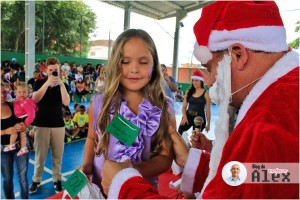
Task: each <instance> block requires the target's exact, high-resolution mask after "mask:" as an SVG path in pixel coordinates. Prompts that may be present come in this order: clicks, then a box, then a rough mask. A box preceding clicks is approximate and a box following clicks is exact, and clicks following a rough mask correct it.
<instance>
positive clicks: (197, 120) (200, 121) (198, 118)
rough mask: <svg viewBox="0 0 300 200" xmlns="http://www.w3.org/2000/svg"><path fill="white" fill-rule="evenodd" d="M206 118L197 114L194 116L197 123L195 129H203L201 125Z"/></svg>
mask: <svg viewBox="0 0 300 200" xmlns="http://www.w3.org/2000/svg"><path fill="white" fill-rule="evenodd" d="M203 122H204V120H203V118H202V117H200V116H197V117H195V118H194V124H195V130H196V131H197V130H199V131H201V127H202V124H203Z"/></svg>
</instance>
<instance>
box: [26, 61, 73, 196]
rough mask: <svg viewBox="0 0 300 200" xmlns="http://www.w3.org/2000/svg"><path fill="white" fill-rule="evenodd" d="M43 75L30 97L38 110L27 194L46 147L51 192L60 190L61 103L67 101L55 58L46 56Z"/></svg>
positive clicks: (40, 168)
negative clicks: (45, 72)
mask: <svg viewBox="0 0 300 200" xmlns="http://www.w3.org/2000/svg"><path fill="white" fill-rule="evenodd" d="M46 68H47V78H46V79H43V80H38V81H36V82H35V84H34V88H33V90H34V92H33V96H32V98H33V99H34V101H35V102H36V103H37V105H38V107H39V110H38V111H37V113H36V118H35V120H34V122H33V123H32V124H33V125H34V126H36V128H35V136H34V150H35V165H34V175H33V177H32V180H33V183H32V185H31V187H30V189H29V192H30V193H34V192H36V191H37V189H38V186H39V184H40V183H41V181H42V176H43V172H44V163H45V160H46V158H47V154H48V149H49V146H50V148H51V153H52V174H53V175H52V178H53V182H54V187H55V192H60V191H62V190H63V189H62V183H61V164H62V156H63V152H64V137H65V127H64V119H63V113H62V109H61V108H62V105H65V106H67V105H68V104H69V103H70V97H69V94H68V92H67V90H66V88H65V85H64V83H63V82H62V80H61V79H60V78H59V73H60V69H59V60H58V59H57V58H48V59H47V61H46Z"/></svg>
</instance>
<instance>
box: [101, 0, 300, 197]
mask: <svg viewBox="0 0 300 200" xmlns="http://www.w3.org/2000/svg"><path fill="white" fill-rule="evenodd" d="M194 32H195V36H196V39H197V44H196V46H195V51H194V55H195V57H196V58H197V59H198V60H199V61H200V62H201V63H202V65H203V66H205V67H206V68H207V71H206V76H205V77H206V79H207V80H205V81H207V82H211V83H214V84H213V85H212V87H211V88H210V90H209V94H210V97H211V99H212V101H213V102H214V103H218V104H219V119H218V121H217V122H216V128H215V135H216V140H215V141H213V142H211V141H209V140H207V139H206V138H205V137H203V134H202V133H194V134H193V138H192V139H193V143H194V144H195V143H198V145H196V146H198V147H200V148H201V149H195V148H193V149H191V150H190V155H189V157H188V160H187V163H186V166H185V170H184V174H183V179H182V188H181V190H182V191H184V192H189V193H195V192H199V194H200V195H199V196H198V197H199V198H210V199H212V198H228V199H229V198H238V199H243V198H260V199H266V198H285V199H289V198H299V181H298V183H278V182H277V183H272V182H268V183H247V182H245V183H243V184H241V185H239V186H230V185H228V184H227V183H226V182H225V181H224V180H223V178H222V169H223V167H224V166H225V165H226V164H227V163H229V162H231V161H238V162H241V163H245V164H246V163H279V164H280V163H285V164H291V165H293V164H297V163H299V55H298V53H296V52H294V51H292V50H290V49H289V48H288V45H287V43H286V32H285V28H284V26H283V22H282V19H281V17H280V13H279V10H278V7H277V5H276V4H275V3H274V2H273V1H265V2H264V1H217V2H215V3H212V4H210V5H208V6H206V7H204V8H203V10H202V14H201V17H200V19H199V20H198V21H197V22H196V24H195V26H194ZM229 105H230V106H232V107H234V108H235V109H237V110H238V116H237V119H236V121H235V124H234V129H233V131H232V133H231V134H230V136H229V131H228V130H229V115H228V109H229ZM174 149H175V153H177V152H176V148H174ZM207 152H208V153H210V161H209V164H206V163H208V160H209V159H208V157H209V156H207V155H209V154H208V153H207ZM208 165H209V173H208V176H207V173H206V172H207V171H208ZM127 166H128V165H126V164H124V163H122V164H120V163H113V162H110V161H107V162H106V163H105V165H104V170H103V177H106V180H103V184H104V185H105V186H106V188H108V186H109V184H110V182H111V185H110V188H109V193H108V194H109V195H108V196H109V197H111V198H121V199H125V198H163V197H161V196H159V195H158V194H157V192H156V190H155V189H154V188H151V186H149V185H148V183H147V182H146V181H144V179H143V178H142V177H141V176H140V175H139V173H138V172H137V171H136V170H135V169H133V168H126V167H127ZM124 168H125V169H124ZM206 176H207V177H206ZM113 177H114V178H113ZM112 178H113V179H112ZM195 185H198V187H195ZM139 188H143V189H139Z"/></svg>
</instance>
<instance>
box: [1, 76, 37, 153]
mask: <svg viewBox="0 0 300 200" xmlns="http://www.w3.org/2000/svg"><path fill="white" fill-rule="evenodd" d="M15 87H16V88H15V95H16V98H17V100H16V101H15V102H14V113H15V115H16V117H18V118H20V119H22V120H24V119H25V120H24V122H23V123H24V124H25V125H26V126H27V127H29V126H30V124H31V123H32V122H33V120H34V118H35V112H36V111H37V109H38V107H37V105H36V104H35V102H34V100H33V99H29V98H28V96H29V86H28V85H27V83H25V82H19V83H18V85H16V86H15ZM19 136H20V142H21V149H20V151H19V152H18V153H17V156H21V155H23V154H26V153H28V149H27V147H26V132H21V133H19ZM17 137H18V133H15V134H12V135H11V136H10V144H9V145H7V146H6V147H5V148H4V150H3V151H4V152H6V151H12V150H14V149H16V146H15V143H16V140H17Z"/></svg>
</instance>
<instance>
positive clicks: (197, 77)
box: [191, 76, 204, 81]
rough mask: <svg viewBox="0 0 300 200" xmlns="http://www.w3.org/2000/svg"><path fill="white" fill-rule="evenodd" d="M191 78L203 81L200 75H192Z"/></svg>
mask: <svg viewBox="0 0 300 200" xmlns="http://www.w3.org/2000/svg"><path fill="white" fill-rule="evenodd" d="M191 78H192V79H196V80H199V81H204V79H203V78H202V77H200V76H192V77H191Z"/></svg>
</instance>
